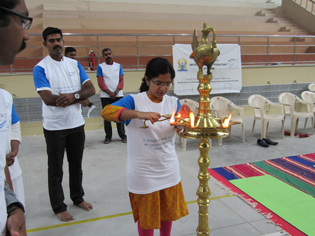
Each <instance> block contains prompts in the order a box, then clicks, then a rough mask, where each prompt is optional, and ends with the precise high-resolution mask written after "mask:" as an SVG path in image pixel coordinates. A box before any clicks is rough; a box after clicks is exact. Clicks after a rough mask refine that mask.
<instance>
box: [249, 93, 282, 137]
mask: <svg viewBox="0 0 315 236" xmlns="http://www.w3.org/2000/svg"><path fill="white" fill-rule="evenodd" d="M248 104H249V105H250V106H251V107H253V108H254V121H253V128H252V135H253V134H254V129H255V123H256V120H261V138H266V136H267V132H268V126H269V122H270V121H282V128H281V132H282V138H284V120H285V117H284V110H283V105H281V104H277V103H274V102H272V101H270V100H269V99H267V98H265V97H264V96H261V95H259V94H253V95H251V96H249V98H248ZM265 105H270V108H271V107H275V108H278V109H277V110H278V113H273V114H268V113H267V112H266V111H265Z"/></svg>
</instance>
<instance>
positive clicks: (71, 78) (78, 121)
mask: <svg viewBox="0 0 315 236" xmlns="http://www.w3.org/2000/svg"><path fill="white" fill-rule="evenodd" d="M42 35H43V39H44V46H45V47H46V48H47V49H48V52H49V55H47V56H46V57H45V58H44V59H43V60H41V61H40V62H39V63H38V64H37V65H36V66H35V67H34V70H33V78H34V84H35V88H36V91H37V92H38V94H39V95H40V97H41V98H42V100H43V126H44V136H45V140H46V146H47V155H48V188H49V198H50V203H51V207H52V209H53V211H54V213H55V214H56V215H57V216H58V218H59V219H60V220H62V221H70V220H74V218H73V216H72V215H70V214H69V212H68V211H67V205H66V204H65V203H64V193H63V188H62V177H63V168H62V167H63V157H64V152H65V150H66V152H67V159H68V163H69V183H70V185H69V186H70V198H71V200H72V201H73V203H74V205H77V206H78V207H81V208H83V209H84V210H87V211H90V210H91V209H92V208H93V207H92V205H91V204H89V203H87V202H86V201H84V199H83V196H84V191H83V187H82V179H83V171H82V159H83V149H84V142H85V132H84V124H85V121H84V119H83V116H82V111H81V105H80V102H81V101H83V100H85V99H87V98H89V97H91V96H92V95H94V94H95V89H94V86H93V84H92V82H91V80H90V79H89V77H88V75H87V74H86V72H85V71H84V69H83V67H82V66H81V64H80V63H79V62H78V61H76V60H73V59H70V58H67V57H64V56H63V54H62V52H63V44H64V40H63V37H62V32H61V30H60V29H58V28H54V27H48V28H46V29H45V30H44V31H43V33H42Z"/></svg>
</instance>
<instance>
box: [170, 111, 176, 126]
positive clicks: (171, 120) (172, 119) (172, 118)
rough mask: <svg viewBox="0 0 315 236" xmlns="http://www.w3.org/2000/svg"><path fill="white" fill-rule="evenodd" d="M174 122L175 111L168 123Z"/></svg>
mask: <svg viewBox="0 0 315 236" xmlns="http://www.w3.org/2000/svg"><path fill="white" fill-rule="evenodd" d="M174 123H175V111H174V112H173V114H172V116H171V118H170V124H174Z"/></svg>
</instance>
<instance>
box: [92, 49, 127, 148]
mask: <svg viewBox="0 0 315 236" xmlns="http://www.w3.org/2000/svg"><path fill="white" fill-rule="evenodd" d="M102 55H103V58H104V59H105V62H103V63H101V64H99V65H98V66H97V82H98V86H99V87H100V89H101V94H100V97H101V102H102V107H103V109H104V107H105V106H107V105H108V104H112V103H113V102H116V101H118V100H119V99H121V98H123V96H124V94H123V91H122V89H123V87H124V72H123V70H122V67H121V65H120V64H118V63H116V62H114V61H113V53H112V50H111V49H110V48H104V49H103V51H102ZM116 125H117V132H118V135H119V137H120V138H121V140H122V142H123V143H127V136H126V134H125V125H124V123H117V124H116ZM104 130H105V140H104V144H109V143H110V142H111V140H112V124H111V122H110V121H107V120H104Z"/></svg>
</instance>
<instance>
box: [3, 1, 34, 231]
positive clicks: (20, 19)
mask: <svg viewBox="0 0 315 236" xmlns="http://www.w3.org/2000/svg"><path fill="white" fill-rule="evenodd" d="M31 23H32V18H30V17H28V10H27V7H26V5H25V2H24V0H1V1H0V66H5V65H10V64H12V63H13V62H14V61H15V56H16V55H17V54H18V53H19V52H20V51H22V50H23V49H24V48H25V47H26V43H25V41H27V40H28V39H29V35H28V32H27V31H26V30H27V29H29V28H30V26H31ZM13 107H14V106H13V101H12V96H11V95H10V94H9V93H8V92H6V91H4V90H3V89H1V90H0V140H1V142H0V235H1V236H4V235H6V228H7V229H8V231H9V234H11V235H20V236H24V235H26V227H25V218H24V208H23V205H22V204H21V203H20V202H19V201H18V200H17V199H16V197H15V194H14V193H13V192H12V191H11V190H10V189H9V188H8V185H7V184H6V183H5V181H4V167H5V164H6V154H7V153H9V152H10V150H9V149H10V141H11V138H10V129H11V115H12V110H13Z"/></svg>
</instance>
